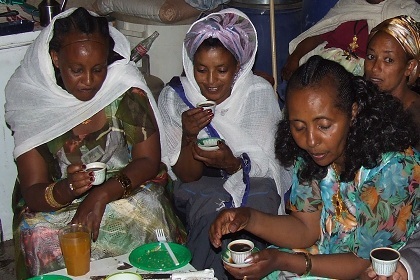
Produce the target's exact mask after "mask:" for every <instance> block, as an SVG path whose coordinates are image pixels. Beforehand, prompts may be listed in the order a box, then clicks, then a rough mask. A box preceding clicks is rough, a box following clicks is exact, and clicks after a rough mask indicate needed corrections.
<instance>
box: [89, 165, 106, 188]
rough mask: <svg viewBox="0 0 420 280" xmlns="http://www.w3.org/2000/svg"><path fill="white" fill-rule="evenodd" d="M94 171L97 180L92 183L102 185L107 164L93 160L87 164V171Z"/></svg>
mask: <svg viewBox="0 0 420 280" xmlns="http://www.w3.org/2000/svg"><path fill="white" fill-rule="evenodd" d="M91 171H92V172H93V176H94V177H95V180H94V181H93V182H92V185H100V184H102V183H103V182H104V181H105V175H106V164H105V163H103V162H92V163H89V164H86V172H91Z"/></svg>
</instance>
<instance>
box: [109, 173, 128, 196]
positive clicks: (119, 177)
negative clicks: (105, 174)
mask: <svg viewBox="0 0 420 280" xmlns="http://www.w3.org/2000/svg"><path fill="white" fill-rule="evenodd" d="M113 178H114V179H115V180H117V181H118V182H119V183H120V184H121V186H122V187H123V189H124V193H123V195H122V197H121V198H127V197H129V196H130V195H131V180H130V178H128V176H127V175H126V174H124V173H122V172H119V173H117V174H116V175H114V176H113Z"/></svg>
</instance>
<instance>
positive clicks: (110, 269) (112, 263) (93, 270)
mask: <svg viewBox="0 0 420 280" xmlns="http://www.w3.org/2000/svg"><path fill="white" fill-rule="evenodd" d="M129 255H130V254H125V255H121V256H118V257H111V258H106V259H101V260H97V261H92V262H91V263H90V271H89V272H88V273H87V274H85V275H83V276H77V277H74V276H69V275H68V274H67V271H66V269H65V268H63V269H60V270H56V271H53V272H50V273H47V275H49V274H56V275H57V274H58V275H65V276H68V277H70V278H72V279H77V280H79V279H90V277H91V276H98V275H109V274H113V273H117V272H122V271H132V272H137V273H141V274H147V273H154V274H155V273H164V274H168V273H173V272H190V271H196V269H195V268H194V267H193V266H192V265H191V264H187V265H186V266H183V267H181V268H178V269H176V270H171V271H162V272H151V271H145V270H141V269H138V268H135V267H132V268H129V269H124V270H118V269H117V267H118V265H120V264H121V263H123V262H126V263H130V262H129V260H128V256H129ZM157 279H158V278H157Z"/></svg>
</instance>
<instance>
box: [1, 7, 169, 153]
mask: <svg viewBox="0 0 420 280" xmlns="http://www.w3.org/2000/svg"><path fill="white" fill-rule="evenodd" d="M74 10H75V8H73V9H69V10H67V11H65V12H63V13H61V14H59V15H58V16H57V17H55V18H54V19H53V21H52V23H51V24H50V25H48V27H46V28H45V29H43V30H42V31H41V33H40V35H39V36H38V37H37V38H36V40H35V41H34V42H33V43H32V45H31V46H30V47H29V49H28V51H27V52H26V54H25V57H24V59H23V61H22V63H21V65H20V66H19V67H18V69H17V70H16V72H15V73H14V74H13V75H12V77H11V78H10V80H9V82H8V84H7V85H6V89H5V92H6V105H5V112H6V122H7V123H8V124H9V125H10V126H11V129H12V131H13V132H14V135H13V137H14V141H15V149H14V153H13V155H14V157H15V158H17V157H18V156H20V155H21V154H23V153H25V152H27V151H29V150H31V149H33V148H35V147H37V146H39V145H41V144H44V143H46V142H48V141H50V140H52V139H54V138H56V137H58V136H60V135H62V134H63V133H65V132H67V131H69V130H71V129H72V128H73V127H75V126H76V125H78V124H80V123H81V122H82V121H84V120H86V119H88V118H90V117H91V116H93V115H94V114H96V113H97V112H99V111H100V110H102V109H103V108H104V107H105V106H107V105H109V104H110V103H111V102H113V101H114V100H115V99H116V98H118V97H119V96H120V95H122V94H123V93H124V92H126V91H127V90H128V89H129V88H131V87H138V88H141V89H143V90H144V91H145V92H146V93H147V94H148V97H149V101H150V103H151V106H152V108H153V110H154V112H155V116H156V119H157V121H158V124H160V123H161V122H160V117H159V112H158V111H157V105H156V102H155V101H154V99H153V95H152V94H151V91H150V89H149V88H148V87H147V85H146V82H145V80H144V78H143V76H142V74H141V73H140V71H139V70H138V69H137V67H135V65H134V63H133V62H130V61H129V56H130V44H129V42H128V40H127V39H126V38H125V36H124V35H123V34H122V33H120V32H119V31H118V30H116V29H115V28H113V27H112V26H110V34H111V36H112V37H113V38H114V40H115V47H114V50H115V51H116V52H117V53H119V54H120V55H121V56H123V57H124V59H122V60H119V61H116V62H114V63H113V64H112V65H110V66H109V67H108V74H107V77H106V79H105V82H104V83H103V85H102V87H101V89H100V90H99V91H98V93H97V94H96V95H95V97H94V98H92V99H91V100H89V101H80V100H78V99H76V98H75V97H74V96H73V95H71V94H70V93H68V92H67V91H65V90H63V89H62V88H61V87H60V86H58V85H57V83H56V79H55V76H54V69H53V64H52V61H51V57H50V55H49V52H48V49H49V42H50V40H51V37H52V34H53V26H54V22H55V20H56V19H57V18H63V17H66V16H68V15H69V14H70V13H72V12H73V11H74ZM92 14H93V15H95V14H94V13H92ZM162 153H163V152H162Z"/></svg>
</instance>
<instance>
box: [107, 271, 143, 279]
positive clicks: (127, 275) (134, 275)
mask: <svg viewBox="0 0 420 280" xmlns="http://www.w3.org/2000/svg"><path fill="white" fill-rule="evenodd" d="M142 279H143V277H141V275H139V274H137V273H134V272H129V271H127V272H118V273H115V274H111V275H109V276H108V277H107V278H105V280H142Z"/></svg>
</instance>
